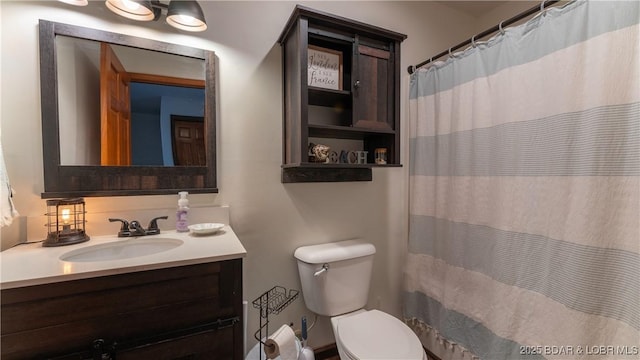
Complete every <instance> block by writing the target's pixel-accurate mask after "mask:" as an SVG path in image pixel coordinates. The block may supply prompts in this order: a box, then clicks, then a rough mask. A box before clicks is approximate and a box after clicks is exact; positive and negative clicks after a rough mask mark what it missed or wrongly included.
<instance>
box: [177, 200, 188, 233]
mask: <svg viewBox="0 0 640 360" xmlns="http://www.w3.org/2000/svg"><path fill="white" fill-rule="evenodd" d="M178 195H179V196H180V198H179V199H178V211H176V231H177V232H187V231H189V221H188V220H187V215H188V213H189V199H187V195H189V193H188V192H186V191H180V192H179V193H178Z"/></svg>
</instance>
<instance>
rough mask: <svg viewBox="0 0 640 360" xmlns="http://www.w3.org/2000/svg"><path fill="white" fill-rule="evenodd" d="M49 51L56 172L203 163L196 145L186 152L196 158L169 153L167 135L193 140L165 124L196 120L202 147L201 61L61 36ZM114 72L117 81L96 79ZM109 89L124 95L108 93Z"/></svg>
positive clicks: (176, 151)
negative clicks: (54, 84) (53, 63)
mask: <svg viewBox="0 0 640 360" xmlns="http://www.w3.org/2000/svg"><path fill="white" fill-rule="evenodd" d="M55 46H56V49H57V50H58V51H57V52H56V57H57V59H56V60H57V64H58V66H57V76H58V94H59V101H58V103H59V113H60V133H59V136H60V164H61V165H118V166H123V165H139V166H174V165H187V166H188V165H196V166H203V165H205V164H206V160H204V159H206V156H205V154H204V151H205V150H204V149H205V148H204V143H202V144H198V145H199V146H197V147H193V148H189V149H195V150H197V151H200V152H199V153H193V154H190V155H181V151H183V149H184V146H183V147H178V148H175V147H174V145H175V138H174V136H173V134H183V137H184V138H185V139H191V138H192V137H193V138H195V137H196V133H195V132H193V131H190V130H189V129H187V130H185V129H184V128H182V129H181V131H176V129H174V128H172V127H173V126H174V125H175V124H174V123H173V122H172V121H171V117H172V116H189V117H192V118H195V119H200V120H199V121H200V137H199V139H200V141H202V142H203V141H204V139H203V138H202V136H201V135H202V127H203V121H204V106H205V93H204V87H205V81H204V80H205V79H204V75H205V68H204V60H202V59H194V58H189V57H184V56H178V55H173V54H167V53H161V52H156V51H150V50H144V49H137V48H132V47H126V46H120V45H116V44H104V43H101V42H98V41H92V40H86V39H79V38H74V37H69V36H62V35H57V36H56V38H55ZM117 67H119V68H120V71H119V73H118V74H117V75H116V76H117V77H118V78H119V79H123V80H122V81H121V82H120V81H113V80H112V79H113V78H114V76H113V75H112V76H106V75H104V74H103V73H106V74H109V73H110V71H112V70H113V68H117ZM101 74H103V76H102V77H101ZM113 83H116V84H120V83H123V84H124V85H123V86H124V89H119V90H118V89H115V90H110V89H109V85H110V84H113ZM109 93H111V94H112V96H111V98H109V97H108V94H109ZM105 108H106V109H105ZM194 131H195V130H194ZM179 140H180V139H179ZM184 141H186V140H184ZM184 141H180V142H179V144H181V143H184ZM177 156H181V157H182V158H183V159H184V157H185V156H194V157H196V158H198V159H201V160H199V161H191V160H188V161H178V158H177Z"/></svg>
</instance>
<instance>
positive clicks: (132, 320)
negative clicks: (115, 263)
mask: <svg viewBox="0 0 640 360" xmlns="http://www.w3.org/2000/svg"><path fill="white" fill-rule="evenodd" d="M0 302H1V304H2V316H1V318H0V331H1V343H0V346H1V350H0V357H1V358H2V359H3V360H11V359H33V358H38V359H39V358H56V357H60V358H64V356H66V355H67V354H73V353H80V354H83V353H86V351H87V350H88V349H90V348H91V344H92V343H93V341H94V340H96V339H104V341H105V344H113V343H120V344H126V343H130V342H132V341H135V340H136V339H144V338H149V337H153V336H158V335H160V334H165V333H172V332H176V331H179V332H181V331H183V330H185V329H190V328H194V327H198V326H202V325H203V324H208V323H212V322H216V321H218V320H222V319H229V318H237V320H238V324H240V325H236V324H234V326H232V327H230V328H229V329H230V330H226V329H220V330H216V331H215V332H214V333H215V334H218V333H221V334H222V333H224V334H227V333H229V332H230V333H231V334H232V335H231V336H232V338H233V341H232V342H231V343H232V344H233V346H232V351H233V357H231V358H235V359H241V358H242V344H241V342H242V329H241V327H242V326H241V324H242V260H241V259H237V260H227V261H221V262H214V263H207V264H197V265H189V266H180V267H174V268H165V269H158V270H150V271H141V272H133V273H128V274H120V275H111V276H103V277H97V278H91V279H82V280H72V281H65V282H60V283H52V284H45V285H36V286H28V287H22V288H16V289H6V290H2V292H1V294H0ZM222 330H224V331H222ZM220 331H222V332H220ZM187 334H188V332H187ZM202 336H203V337H194V338H192V339H191V340H188V339H187V338H185V339H181V340H180V341H185V342H188V341H195V340H194V339H203V338H204V337H206V336H205V335H202ZM216 336H218V335H216ZM225 336H228V335H225ZM236 338H238V339H239V340H235V339H236ZM171 340H174V339H171ZM171 343H172V342H171V341H167V344H166V346H167V347H168V348H172V345H171ZM179 343H181V342H177V343H174V344H179ZM201 343H202V344H207V342H206V341H201ZM208 343H209V345H210V348H209V349H210V350H208V351H214V352H215V351H218V350H217V349H219V347H218V346H217V345H215V342H208ZM227 346H229V347H231V345H229V343H227ZM122 350H123V351H124V350H125V349H122ZM225 351H226V350H225ZM216 357H217V356H216ZM118 358H120V357H118ZM222 358H226V357H224V356H223V357H222ZM138 359H145V357H138ZM149 359H156V358H154V357H150V358H149ZM167 359H171V358H170V357H167ZM186 359H188V357H187V358H186Z"/></svg>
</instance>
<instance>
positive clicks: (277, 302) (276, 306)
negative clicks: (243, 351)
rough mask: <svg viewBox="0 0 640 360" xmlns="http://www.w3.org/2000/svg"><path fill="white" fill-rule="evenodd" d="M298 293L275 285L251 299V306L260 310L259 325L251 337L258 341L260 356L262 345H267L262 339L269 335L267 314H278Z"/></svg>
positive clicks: (262, 352) (262, 351)
mask: <svg viewBox="0 0 640 360" xmlns="http://www.w3.org/2000/svg"><path fill="white" fill-rule="evenodd" d="M299 295H300V292H299V291H298V290H295V289H289V290H287V289H286V288H284V287H282V286H277V285H276V286H274V287H272V288H271V289H269V290H267V291H265V292H264V293H262V294H261V295H260V296H258V297H257V298H256V299H255V300H253V302H252V304H253V307H254V308H256V309H259V310H260V327H259V328H258V330H257V331H256V332H255V334H253V337H254V338H256V340H258V341H259V342H260V351H259V354H260V355H259V356H260V358H261V356H262V354H264V350H263V346H269V345H268V344H265V341H266V340H263V339H266V337H267V336H269V315H270V314H274V315H277V314H279V313H280V312H281V311H282V310H284V309H285V308H286V307H287V306H289V304H291V303H292V302H293V301H294V300H295V299H297V298H298V296H299ZM265 359H266V355H265Z"/></svg>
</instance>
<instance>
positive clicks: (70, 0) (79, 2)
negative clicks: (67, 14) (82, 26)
mask: <svg viewBox="0 0 640 360" xmlns="http://www.w3.org/2000/svg"><path fill="white" fill-rule="evenodd" d="M58 1H60V2H63V3H65V4H70V5H76V6H87V5H89V1H88V0H58Z"/></svg>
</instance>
